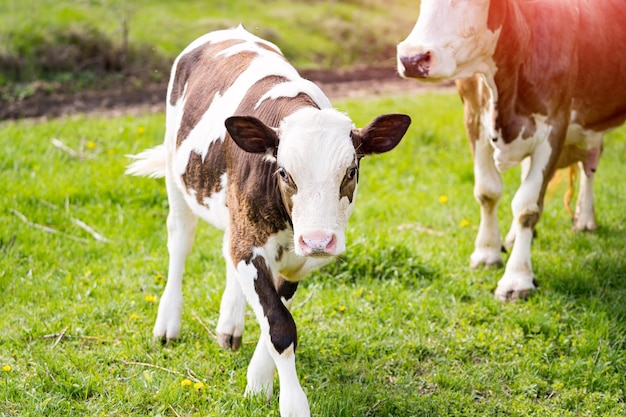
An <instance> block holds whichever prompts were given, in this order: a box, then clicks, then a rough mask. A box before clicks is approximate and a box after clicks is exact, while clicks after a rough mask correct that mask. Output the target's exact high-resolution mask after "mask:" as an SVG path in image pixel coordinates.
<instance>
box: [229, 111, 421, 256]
mask: <svg viewBox="0 0 626 417" xmlns="http://www.w3.org/2000/svg"><path fill="white" fill-rule="evenodd" d="M409 124H410V118H409V117H408V116H406V115H384V116H379V117H378V118H377V119H375V120H374V121H373V122H372V123H370V124H369V125H368V126H367V127H366V128H363V129H355V128H354V126H353V124H352V121H351V120H350V119H349V118H348V117H347V116H345V115H344V114H342V113H340V112H338V111H336V110H334V109H330V108H329V109H322V110H319V109H316V108H311V107H305V108H302V109H300V110H297V111H296V112H294V113H293V114H291V115H290V116H288V117H286V118H285V119H284V120H283V121H282V123H281V124H280V126H279V128H278V129H272V128H269V127H267V126H265V125H264V124H262V123H261V122H260V121H258V120H257V119H254V118H251V117H231V118H229V119H227V120H226V128H227V129H228V132H229V133H230V135H231V137H232V138H233V140H234V141H235V142H236V143H237V145H238V146H239V147H240V148H242V149H243V150H245V151H248V152H256V153H266V154H267V155H268V156H271V155H275V156H276V160H275V161H276V165H277V169H276V176H277V177H278V178H277V183H278V186H279V187H280V191H281V195H282V199H283V204H284V206H285V208H286V210H287V211H288V213H289V214H290V217H291V220H292V223H293V231H294V251H295V253H296V254H297V255H300V256H335V255H339V254H341V253H343V252H344V251H345V249H346V237H345V227H346V225H347V223H348V219H349V218H350V215H351V214H352V208H353V206H354V199H355V197H356V190H357V182H358V170H359V161H360V158H361V157H363V156H364V155H366V154H371V153H382V152H387V151H389V150H391V149H393V148H394V147H395V146H396V145H397V144H398V142H400V139H402V136H403V135H404V133H405V132H406V130H407V128H408V126H409Z"/></svg>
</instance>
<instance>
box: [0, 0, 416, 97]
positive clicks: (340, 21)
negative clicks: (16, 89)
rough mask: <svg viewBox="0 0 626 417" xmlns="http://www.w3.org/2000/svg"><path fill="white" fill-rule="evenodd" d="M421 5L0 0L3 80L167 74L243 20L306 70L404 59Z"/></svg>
mask: <svg viewBox="0 0 626 417" xmlns="http://www.w3.org/2000/svg"><path fill="white" fill-rule="evenodd" d="M418 5H419V3H418V2H417V1H415V0H393V1H391V2H389V1H382V0H343V1H342V0H316V1H311V0H258V1H243V0H239V1H233V0H211V1H206V0H186V1H169V0H150V1H148V0H138V1H133V2H127V1H122V0H63V1H53V0H0V86H2V85H3V84H5V83H12V82H16V81H18V82H26V81H31V80H32V79H47V80H50V79H51V80H54V81H59V82H69V81H71V80H73V81H74V82H75V83H76V84H78V87H80V86H81V85H83V84H84V85H89V83H90V82H93V81H94V79H96V80H97V77H96V76H95V74H97V73H101V72H107V73H108V72H122V73H129V72H130V73H146V72H147V73H150V75H151V76H152V77H154V78H159V77H163V73H165V78H166V77H167V72H168V71H169V65H170V64H171V61H172V60H173V58H174V57H175V56H176V55H177V54H178V53H179V52H180V51H181V50H182V49H183V48H184V47H185V46H187V44H188V43H189V42H191V40H193V39H195V38H196V37H198V36H200V35H202V34H204V33H206V32H209V31H211V30H217V29H224V28H227V27H232V26H235V25H237V24H239V23H242V24H244V25H245V26H246V28H248V30H250V31H251V32H253V33H255V34H257V35H259V36H261V37H264V38H266V39H268V40H270V41H273V42H276V43H277V44H279V45H280V47H281V49H282V50H283V53H284V54H285V56H286V57H287V58H288V59H290V61H291V62H292V63H294V64H295V65H296V66H297V67H298V68H300V69H303V68H320V67H333V68H337V67H344V66H350V65H371V64H372V63H377V64H380V63H385V62H395V46H396V44H397V43H398V41H400V40H401V39H403V38H404V37H406V35H407V34H408V32H409V31H410V29H411V27H412V26H413V24H414V23H415V19H416V17H417V12H418ZM135 75H136V74H135ZM76 78H78V81H77V80H76ZM49 88H54V86H49ZM24 94H26V93H24Z"/></svg>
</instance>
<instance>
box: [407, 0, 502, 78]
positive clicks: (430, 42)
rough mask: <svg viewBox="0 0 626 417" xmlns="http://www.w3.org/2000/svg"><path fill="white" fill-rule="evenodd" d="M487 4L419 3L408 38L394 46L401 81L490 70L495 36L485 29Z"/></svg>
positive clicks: (467, 0)
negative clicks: (418, 10) (418, 11)
mask: <svg viewBox="0 0 626 417" xmlns="http://www.w3.org/2000/svg"><path fill="white" fill-rule="evenodd" d="M488 16H489V0H422V1H421V4H420V14H419V18H418V20H417V23H416V24H415V27H414V28H413V30H412V31H411V33H410V34H409V36H408V37H407V38H406V39H405V40H404V41H402V42H401V43H399V44H398V47H397V61H398V72H399V74H400V75H401V76H403V77H409V78H422V79H424V80H429V81H443V80H451V79H456V78H465V77H469V76H471V75H473V74H474V73H476V72H481V71H487V70H489V69H491V67H492V66H493V64H492V62H491V57H492V55H493V52H494V50H495V45H496V41H497V36H498V33H499V31H496V32H495V33H494V32H492V31H490V30H489V29H488V27H487V19H488Z"/></svg>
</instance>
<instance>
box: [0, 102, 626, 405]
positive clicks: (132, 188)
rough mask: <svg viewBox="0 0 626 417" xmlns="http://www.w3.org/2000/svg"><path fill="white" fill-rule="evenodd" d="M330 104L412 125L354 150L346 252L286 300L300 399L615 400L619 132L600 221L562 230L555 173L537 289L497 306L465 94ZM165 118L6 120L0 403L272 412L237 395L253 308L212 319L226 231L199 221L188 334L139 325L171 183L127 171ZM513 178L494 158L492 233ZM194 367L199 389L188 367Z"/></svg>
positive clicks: (155, 275)
mask: <svg viewBox="0 0 626 417" xmlns="http://www.w3.org/2000/svg"><path fill="white" fill-rule="evenodd" d="M337 106H338V107H339V108H340V109H342V110H345V111H347V112H349V114H350V115H351V116H352V117H353V119H354V120H355V121H356V122H357V124H359V125H363V124H365V123H367V122H368V121H369V120H370V119H372V118H373V117H374V116H376V115H377V114H379V113H385V112H406V113H408V114H410V115H411V116H412V117H413V120H414V122H413V125H412V126H411V128H410V130H409V132H408V134H407V137H406V138H405V139H404V140H403V142H402V143H401V144H400V145H399V148H397V149H396V150H394V151H392V152H391V153H389V154H385V155H380V156H375V157H371V158H369V159H365V160H363V162H362V174H361V181H360V190H359V196H358V198H357V204H356V209H355V212H354V214H353V217H352V219H351V221H350V225H349V228H348V231H347V237H348V251H347V253H346V254H345V255H344V256H342V257H341V259H339V260H338V262H336V263H334V264H333V265H331V266H329V267H327V268H325V269H324V270H322V271H319V272H318V273H315V274H314V275H312V276H311V277H309V278H308V279H307V280H306V281H305V282H304V284H303V285H302V286H301V288H300V290H299V292H298V294H297V296H296V301H295V304H294V317H295V320H296V323H297V324H298V328H299V336H300V344H299V347H298V371H299V376H300V379H301V382H302V385H303V388H304V390H305V392H306V393H307V395H308V397H309V400H310V403H311V409H312V413H313V415H317V416H333V417H335V416H345V417H352V416H394V417H399V416H401V417H403V416H407V417H408V416H520V417H522V416H542V417H543V416H622V415H624V414H625V413H626V404H625V396H626V392H625V390H626V245H625V242H626V227H625V223H626V214H625V212H624V209H623V202H624V197H623V196H624V195H625V194H626V183H625V182H624V181H623V180H622V178H623V174H622V172H623V166H624V162H625V159H626V129H625V128H622V129H619V130H617V131H615V132H613V133H611V134H610V135H609V137H608V139H607V141H606V150H605V154H604V156H603V158H602V162H601V164H600V167H599V170H598V173H597V182H596V211H597V214H598V219H599V223H600V225H601V228H600V230H599V231H598V232H597V233H595V234H573V233H571V231H570V227H571V221H570V219H569V218H568V217H567V214H566V212H565V210H564V208H563V206H562V203H561V201H560V197H561V196H562V194H563V192H564V189H565V184H558V185H557V186H556V187H554V188H552V189H551V190H550V191H549V195H548V199H547V204H546V211H545V214H544V216H543V218H542V221H541V223H540V228H539V236H538V238H537V239H536V240H535V242H534V243H533V266H534V268H535V272H536V274H537V275H538V278H539V280H540V282H541V287H540V290H539V291H538V292H537V293H536V294H535V295H534V296H533V297H531V299H530V300H528V301H527V302H521V303H517V304H502V303H500V302H498V301H496V300H494V299H493V297H492V292H493V290H494V288H495V285H496V282H497V280H498V279H499V277H500V275H501V274H502V270H470V269H469V268H468V267H467V265H468V262H469V255H470V253H471V251H472V246H473V240H474V237H475V233H476V227H477V223H478V207H477V204H476V203H475V202H474V201H473V197H472V186H473V184H472V183H473V178H472V177H473V175H472V162H471V157H470V154H469V147H468V145H467V143H466V140H465V138H464V133H463V128H462V120H461V117H462V116H461V113H462V110H461V104H460V100H459V99H458V97H457V96H456V95H453V94H428V95H423V96H418V97H396V98H380V99H369V100H366V99H360V100H358V101H343V102H339V103H337ZM163 130H164V117H163V115H154V116H142V117H124V118H115V119H98V118H95V117H78V118H70V119H59V120H54V121H49V122H33V121H22V122H10V123H6V122H5V123H3V124H0V147H1V148H2V150H3V152H2V154H0V183H2V191H1V192H0V367H2V368H1V370H0V415H2V416H18V415H19V416H42V415H54V416H57V415H63V416H146V415H150V416H176V415H180V416H238V417H239V416H243V417H245V416H277V415H278V402H277V400H276V397H274V398H273V399H272V401H271V402H270V403H269V404H267V403H265V401H262V400H260V399H252V400H250V399H245V398H244V397H243V391H244V388H245V374H246V366H247V363H248V361H249V359H250V357H251V355H252V352H253V349H254V346H255V340H256V337H257V335H258V329H257V325H256V323H255V320H254V318H253V316H252V314H251V313H248V316H247V327H246V333H245V334H244V345H243V347H242V349H241V351H239V352H236V353H232V352H226V351H222V350H220V349H219V347H218V346H217V343H216V342H215V341H214V340H213V339H212V337H211V335H210V334H209V332H207V330H206V329H205V326H206V327H207V328H208V329H209V330H210V331H213V329H214V328H215V325H216V322H217V313H218V309H219V300H220V295H221V291H222V289H223V285H224V283H223V281H224V268H223V261H222V259H221V255H220V253H221V250H220V242H221V233H220V232H218V231H216V230H215V229H213V228H211V227H210V226H208V225H206V224H202V225H201V227H200V228H199V230H198V233H197V235H196V245H195V247H194V251H193V253H192V255H191V256H190V258H189V259H188V263H187V274H186V277H185V283H184V293H185V310H184V315H183V330H182V338H181V340H180V341H179V342H177V343H171V344H168V345H165V346H162V345H161V344H159V343H155V342H153V341H152V340H151V331H152V325H153V322H154V319H155V317H156V310H157V303H156V302H155V299H154V297H157V298H158V297H159V296H160V294H161V292H162V290H163V286H164V279H163V276H164V275H166V268H167V255H166V247H165V242H166V231H165V218H166V215H167V201H166V196H165V190H164V185H163V182H162V181H159V180H150V179H145V178H132V177H126V176H124V175H123V170H124V166H125V164H126V163H127V160H126V158H125V157H124V155H125V154H128V153H135V152H137V151H139V150H142V149H145V148H147V147H149V146H153V145H156V144H158V143H160V142H161V141H162V136H163ZM53 138H55V139H58V140H60V141H62V142H63V143H65V144H66V145H67V146H69V147H70V148H72V149H74V150H76V151H77V152H78V155H76V156H72V155H70V154H69V153H67V152H65V151H62V150H60V149H58V148H56V147H54V146H53V145H52V143H51V140H52V139H53ZM518 176H519V171H517V170H512V171H511V172H507V173H506V174H505V175H504V178H505V182H506V185H507V187H506V192H505V196H504V198H503V202H502V204H501V206H500V208H499V210H500V214H501V228H502V229H503V230H504V231H506V230H507V229H508V225H509V222H510V220H511V215H510V210H509V203H510V199H511V197H512V193H513V191H514V189H515V185H516V184H517V182H518ZM444 195H445V196H447V198H448V200H447V202H445V203H443V202H440V199H439V198H440V196H444ZM16 213H20V214H22V215H23V216H25V217H26V218H27V219H28V220H29V221H30V222H32V223H36V224H40V225H45V226H47V227H50V228H51V229H53V230H55V231H57V232H58V233H57V234H52V233H48V232H46V231H43V230H40V229H38V228H35V227H33V225H32V224H27V223H25V222H24V221H22V220H21V219H20V217H18V215H17V214H16ZM72 219H79V220H81V221H83V222H85V223H86V224H88V225H90V226H91V227H92V228H93V229H95V230H96V231H97V232H98V233H100V234H102V235H103V236H105V237H106V238H108V239H109V240H110V242H108V243H107V242H99V241H96V240H95V239H94V238H93V236H92V235H91V234H90V233H89V232H87V231H85V230H84V229H83V228H81V227H79V226H78V225H77V224H76V223H75V221H73V220H72ZM462 222H463V224H467V223H468V222H469V225H468V226H466V227H462V226H461V223H462ZM157 301H158V300H157ZM189 375H191V376H192V377H193V378H192V377H190V376H189ZM194 378H197V379H198V380H200V381H202V382H203V384H204V386H203V387H201V388H199V389H196V388H194V386H193V385H191V386H185V383H183V381H184V380H185V379H194Z"/></svg>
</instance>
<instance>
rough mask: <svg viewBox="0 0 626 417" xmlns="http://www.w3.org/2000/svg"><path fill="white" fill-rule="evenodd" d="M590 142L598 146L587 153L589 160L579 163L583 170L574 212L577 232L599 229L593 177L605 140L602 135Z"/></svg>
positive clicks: (597, 135)
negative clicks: (594, 202) (594, 200)
mask: <svg viewBox="0 0 626 417" xmlns="http://www.w3.org/2000/svg"><path fill="white" fill-rule="evenodd" d="M590 140H591V141H592V142H595V143H596V144H597V146H595V147H594V148H592V149H590V150H589V151H588V153H587V158H586V159H585V160H584V161H581V162H580V163H579V164H580V168H581V174H580V192H579V193H578V200H577V201H576V211H575V212H574V230H575V231H586V230H596V229H597V228H598V224H597V223H596V214H595V211H594V209H593V177H594V175H595V172H596V169H597V168H598V163H599V162H600V155H601V154H602V140H603V138H602V135H601V134H596V136H595V137H592V138H591V139H590Z"/></svg>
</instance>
